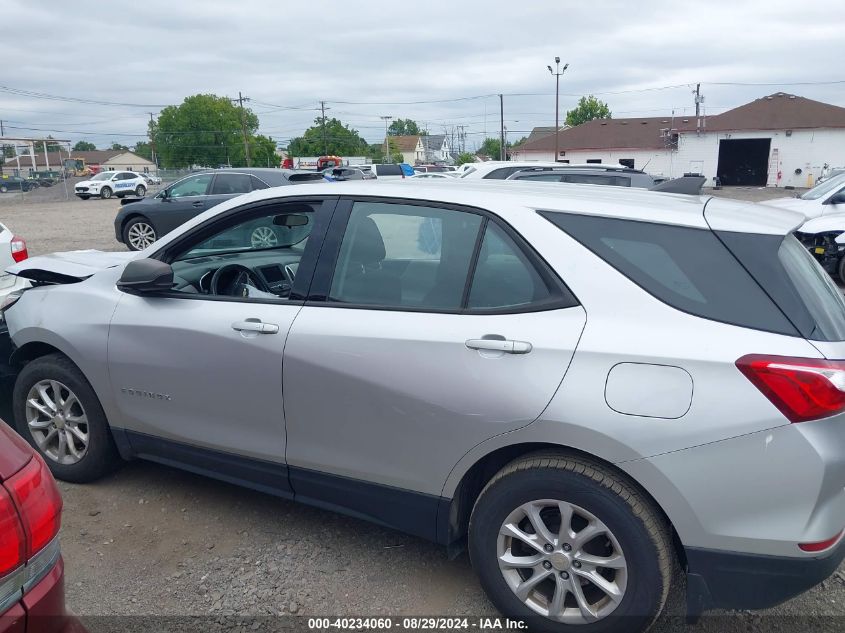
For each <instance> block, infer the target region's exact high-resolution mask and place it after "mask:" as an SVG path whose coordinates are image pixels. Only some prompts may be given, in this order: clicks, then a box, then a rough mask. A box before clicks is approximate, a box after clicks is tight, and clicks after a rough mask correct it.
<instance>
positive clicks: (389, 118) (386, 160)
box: [379, 116, 393, 163]
mask: <svg viewBox="0 0 845 633" xmlns="http://www.w3.org/2000/svg"><path fill="white" fill-rule="evenodd" d="M379 118H380V119H381V120H382V121H384V158H383V159H382V161H381V162H383V163H389V162H390V144H389V143H388V142H387V130H388V121H392V120H393V117H392V116H380V117H379Z"/></svg>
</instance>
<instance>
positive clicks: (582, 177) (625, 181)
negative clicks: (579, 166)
mask: <svg viewBox="0 0 845 633" xmlns="http://www.w3.org/2000/svg"><path fill="white" fill-rule="evenodd" d="M561 180H562V181H563V182H570V183H577V184H581V185H611V186H613V187H630V186H631V179H630V178H627V177H625V176H607V175H604V174H602V175H596V174H564V175H563V177H562V178H561Z"/></svg>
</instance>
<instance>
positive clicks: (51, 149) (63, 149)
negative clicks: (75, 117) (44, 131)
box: [35, 136, 67, 152]
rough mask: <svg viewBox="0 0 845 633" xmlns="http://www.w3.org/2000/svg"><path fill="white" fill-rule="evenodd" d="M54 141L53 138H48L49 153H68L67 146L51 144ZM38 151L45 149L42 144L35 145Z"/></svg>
mask: <svg viewBox="0 0 845 633" xmlns="http://www.w3.org/2000/svg"><path fill="white" fill-rule="evenodd" d="M52 140H53V137H52V136H47V151H48V152H66V151H67V145H61V144H60V143H55V142H52V143H51V142H50V141H52ZM35 147H36V150H38V149H43V147H44V146H43V145H42V144H41V143H36V144H35Z"/></svg>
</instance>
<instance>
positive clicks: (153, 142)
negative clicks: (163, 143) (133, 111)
mask: <svg viewBox="0 0 845 633" xmlns="http://www.w3.org/2000/svg"><path fill="white" fill-rule="evenodd" d="M147 114H149V115H150V158H151V159H152V162H153V165H155V166H156V171H158V161H157V160H156V139H155V134H153V113H152V112H148V113H147Z"/></svg>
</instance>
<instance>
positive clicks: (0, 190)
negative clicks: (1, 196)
mask: <svg viewBox="0 0 845 633" xmlns="http://www.w3.org/2000/svg"><path fill="white" fill-rule="evenodd" d="M8 191H9V187H7V186H6V185H0V193H8Z"/></svg>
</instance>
